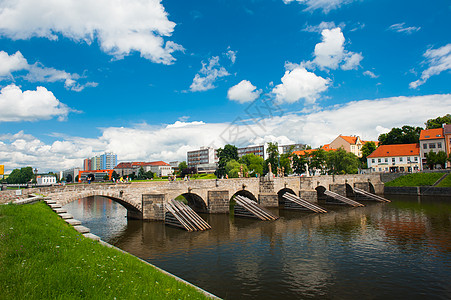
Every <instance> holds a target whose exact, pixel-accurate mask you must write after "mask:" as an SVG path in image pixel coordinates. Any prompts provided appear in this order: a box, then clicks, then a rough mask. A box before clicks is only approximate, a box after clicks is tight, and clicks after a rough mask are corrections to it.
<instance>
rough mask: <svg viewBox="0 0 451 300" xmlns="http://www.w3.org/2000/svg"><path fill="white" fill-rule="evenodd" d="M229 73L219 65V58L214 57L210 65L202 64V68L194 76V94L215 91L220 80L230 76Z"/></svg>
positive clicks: (191, 88) (192, 88) (209, 61)
mask: <svg viewBox="0 0 451 300" xmlns="http://www.w3.org/2000/svg"><path fill="white" fill-rule="evenodd" d="M229 75H230V74H229V72H227V70H226V69H225V68H224V67H223V66H221V65H220V64H219V56H213V57H211V58H210V59H209V60H208V63H205V62H202V68H201V69H200V71H199V73H197V74H196V75H195V76H194V79H193V83H192V84H191V86H190V90H191V91H192V92H203V91H208V90H211V89H214V88H215V86H214V83H215V82H216V80H217V79H218V78H221V77H225V76H229Z"/></svg>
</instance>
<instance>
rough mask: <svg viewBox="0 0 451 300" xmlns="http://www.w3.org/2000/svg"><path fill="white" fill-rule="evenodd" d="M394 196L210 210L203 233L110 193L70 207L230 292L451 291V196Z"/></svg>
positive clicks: (120, 240) (95, 226)
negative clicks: (251, 211) (255, 215)
mask: <svg viewBox="0 0 451 300" xmlns="http://www.w3.org/2000/svg"><path fill="white" fill-rule="evenodd" d="M388 198H389V199H391V200H393V202H391V203H389V204H379V203H366V205H367V206H365V207H363V208H348V207H340V206H328V207H326V209H328V211H329V213H327V214H309V213H303V212H298V211H288V210H280V211H278V210H277V209H276V210H275V211H274V212H275V213H277V214H279V215H280V216H281V218H280V219H279V220H277V221H274V222H259V221H256V220H251V219H240V218H232V217H230V216H228V215H202V217H203V218H204V219H206V220H207V222H208V223H209V224H210V225H211V226H212V228H213V229H212V230H209V231H205V232H194V233H189V232H185V231H182V230H180V229H178V228H171V227H167V226H165V225H164V224H163V223H158V222H141V221H136V220H128V222H127V221H126V219H125V215H126V212H125V210H124V209H123V208H121V207H120V206H119V205H116V204H115V203H114V202H111V201H110V200H107V199H104V198H97V199H88V200H80V201H78V202H77V203H76V204H72V206H71V207H70V208H69V207H66V208H68V210H69V211H70V212H71V213H72V214H74V216H76V218H78V219H81V220H83V222H84V224H86V225H87V226H88V227H90V228H91V230H92V232H94V233H95V234H98V235H100V236H101V237H102V238H103V239H104V240H107V241H109V242H110V243H113V244H115V245H116V246H118V247H119V248H121V249H124V250H125V251H128V252H130V253H133V254H134V255H137V256H139V257H141V258H143V259H145V260H147V261H150V262H151V263H153V264H155V265H157V266H159V267H161V268H163V269H165V270H167V271H169V272H171V273H174V274H176V275H178V276H180V277H182V278H184V279H186V280H188V281H190V282H192V283H194V284H196V285H199V286H201V287H202V288H204V289H206V290H208V291H210V292H212V293H214V294H217V295H218V296H221V297H224V298H230V299H239V298H246V299H279V298H282V297H283V298H287V299H300V298H302V299H317V298H324V297H326V298H334V299H348V298H357V297H359V298H371V299H373V298H383V297H387V298H392V297H393V295H398V296H399V297H401V298H443V299H446V298H450V297H451V289H450V285H449V282H450V280H451V271H450V270H451V251H450V250H451V248H450V247H451V201H450V199H449V198H442V199H440V198H434V199H430V198H420V199H418V198H417V197H413V198H412V197H390V196H389V197H388ZM77 207H78V208H77ZM77 213H78V215H77ZM84 218H87V220H88V221H85V220H84ZM94 219H95V220H94Z"/></svg>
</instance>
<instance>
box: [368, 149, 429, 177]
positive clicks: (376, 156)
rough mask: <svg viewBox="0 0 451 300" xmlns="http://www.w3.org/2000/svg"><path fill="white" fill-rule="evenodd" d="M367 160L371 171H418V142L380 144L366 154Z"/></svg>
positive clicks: (419, 161) (419, 164)
mask: <svg viewBox="0 0 451 300" xmlns="http://www.w3.org/2000/svg"><path fill="white" fill-rule="evenodd" d="M367 162H368V168H369V169H371V171H373V172H386V173H389V172H390V173H393V172H417V171H420V170H421V169H422V168H421V158H420V144H398V145H381V146H379V147H378V148H377V149H376V150H374V152H373V153H371V154H370V155H368V157H367Z"/></svg>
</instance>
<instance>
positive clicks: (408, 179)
mask: <svg viewBox="0 0 451 300" xmlns="http://www.w3.org/2000/svg"><path fill="white" fill-rule="evenodd" d="M442 175H443V174H442V173H413V174H407V175H404V176H401V177H398V178H396V179H395V180H392V181H389V182H387V183H385V186H425V185H433V184H434V183H435V182H436V181H437V180H439V179H440V177H442Z"/></svg>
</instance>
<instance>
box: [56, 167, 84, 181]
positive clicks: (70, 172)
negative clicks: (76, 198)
mask: <svg viewBox="0 0 451 300" xmlns="http://www.w3.org/2000/svg"><path fill="white" fill-rule="evenodd" d="M80 171H82V170H81V169H80V168H72V169H67V170H64V171H61V172H60V178H61V180H65V181H66V182H75V179H76V178H77V176H78V173H79V172H80Z"/></svg>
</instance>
